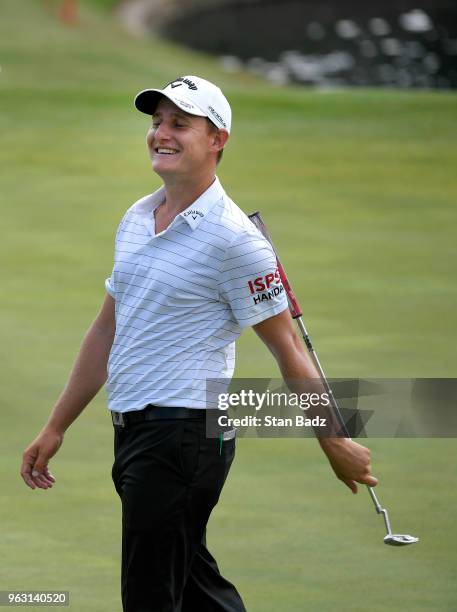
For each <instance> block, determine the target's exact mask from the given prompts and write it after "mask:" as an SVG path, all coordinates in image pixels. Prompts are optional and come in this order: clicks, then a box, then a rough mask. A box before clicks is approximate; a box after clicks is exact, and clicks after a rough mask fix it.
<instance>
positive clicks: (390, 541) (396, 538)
mask: <svg viewBox="0 0 457 612" xmlns="http://www.w3.org/2000/svg"><path fill="white" fill-rule="evenodd" d="M248 216H249V219H250V220H251V221H252V223H253V224H254V225H255V226H256V228H257V229H258V230H259V231H260V233H261V234H262V235H263V236H264V237H265V238H266V239H267V240H268V242H269V243H270V244H271V246H272V248H273V251H274V253H275V255H276V261H277V264H278V270H279V274H280V277H281V281H282V284H283V286H284V289H285V291H286V294H287V300H288V302H289V311H290V314H291V316H292V318H293V319H295V321H296V322H297V325H298V327H299V328H300V331H301V334H302V336H303V340H304V342H305V344H306V347H307V349H308V351H309V353H310V355H311V358H312V361H313V363H314V366H315V367H316V370H317V371H318V373H319V376H320V379H321V381H322V384H323V385H324V388H325V390H326V391H327V393H328V396H329V399H330V401H331V404H332V407H333V409H334V411H335V414H336V416H337V418H338V421H339V422H340V425H341V431H342V433H343V434H344V437H345V438H349V439H351V436H350V435H349V432H348V430H347V427H346V424H345V422H344V419H343V417H342V415H341V412H340V409H339V407H338V404H337V402H336V399H335V397H334V395H333V392H332V390H331V388H330V385H329V384H328V381H327V377H326V376H325V373H324V370H323V369H322V366H321V364H320V361H319V358H318V356H317V353H316V351H315V350H314V347H313V345H312V343H311V339H310V337H309V334H308V332H307V330H306V327H305V324H304V323H303V315H302V311H301V308H300V305H299V304H298V301H297V298H296V297H295V294H294V292H293V291H292V287H291V285H290V283H289V280H288V278H287V275H286V272H285V270H284V268H283V266H282V264H281V261H280V259H279V257H278V253H277V251H276V249H275V247H274V244H273V241H272V239H271V236H270V234H269V232H268V230H267V227H266V225H265V223H264V221H263V219H262V217H261V215H260V212H259V211H256V212H254V213H252V214H251V215H248ZM366 486H367V489H368V492H369V494H370V497H371V499H372V500H373V504H374V507H375V509H376V512H377V513H378V514H382V516H383V519H384V524H385V526H386V530H387V535H386V536H385V537H384V544H387V545H388V546H407V545H408V544H415V543H416V542H418V541H419V538H416V537H415V536H412V535H408V534H399V533H392V528H391V526H390V521H389V515H388V514H387V510H386V509H385V508H383V507H382V506H381V504H380V503H379V500H378V498H377V496H376V493H375V492H374V490H373V488H372V487H370V486H369V485H366Z"/></svg>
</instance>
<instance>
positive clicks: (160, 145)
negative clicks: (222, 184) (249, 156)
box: [146, 97, 217, 178]
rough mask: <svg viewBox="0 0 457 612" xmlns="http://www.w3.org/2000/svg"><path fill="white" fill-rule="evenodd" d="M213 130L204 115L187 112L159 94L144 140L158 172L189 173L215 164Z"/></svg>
mask: <svg viewBox="0 0 457 612" xmlns="http://www.w3.org/2000/svg"><path fill="white" fill-rule="evenodd" d="M214 140H215V134H214V132H211V131H210V130H209V128H208V124H207V120H206V118H205V117H197V116H196V115H190V114H189V113H186V112H184V111H182V110H181V109H180V108H178V107H177V106H176V105H175V104H173V102H171V101H170V100H168V98H165V97H163V98H161V100H160V101H159V103H158V105H157V108H156V111H155V113H154V115H153V116H152V126H151V127H150V129H149V131H148V134H147V138H146V142H147V145H148V149H149V155H150V157H151V160H152V167H153V169H154V172H156V173H157V174H158V175H159V176H161V177H163V178H165V177H172V176H176V177H178V176H186V175H187V176H192V174H195V173H201V172H202V169H206V168H211V167H212V166H213V165H215V159H216V154H217V149H215V148H214Z"/></svg>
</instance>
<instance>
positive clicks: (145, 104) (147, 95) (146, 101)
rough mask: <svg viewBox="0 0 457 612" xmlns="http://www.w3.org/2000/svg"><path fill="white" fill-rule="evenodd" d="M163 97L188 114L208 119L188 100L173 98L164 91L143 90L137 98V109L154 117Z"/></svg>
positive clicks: (179, 97)
mask: <svg viewBox="0 0 457 612" xmlns="http://www.w3.org/2000/svg"><path fill="white" fill-rule="evenodd" d="M162 96H165V97H166V98H168V99H169V100H170V101H171V102H173V104H176V106H177V107H178V108H180V109H181V110H183V111H184V112H186V113H190V114H191V115H198V116H199V117H207V114H206V113H204V112H203V111H202V110H201V109H200V108H198V106H196V105H195V104H194V103H193V102H192V101H191V100H189V99H188V98H185V97H182V96H173V95H171V94H170V93H169V92H165V91H163V90H162V89H143V91H140V92H139V93H138V94H137V95H136V97H135V107H136V108H137V110H139V111H140V112H142V113H144V114H145V115H153V114H154V113H155V110H156V108H157V104H158V103H159V100H160V98H161V97H162Z"/></svg>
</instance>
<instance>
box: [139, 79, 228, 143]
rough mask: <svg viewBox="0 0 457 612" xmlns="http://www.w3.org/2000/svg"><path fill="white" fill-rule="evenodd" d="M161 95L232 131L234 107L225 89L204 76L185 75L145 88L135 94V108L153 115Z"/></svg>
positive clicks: (184, 108) (187, 111)
mask: <svg viewBox="0 0 457 612" xmlns="http://www.w3.org/2000/svg"><path fill="white" fill-rule="evenodd" d="M161 96H166V97H167V98H168V99H169V100H171V101H172V102H173V103H174V104H176V106H178V107H179V108H180V109H182V110H183V111H185V112H186V113H190V114H191V115H198V116H199V117H208V119H209V120H210V121H212V122H213V123H214V125H215V126H216V127H218V128H224V129H226V130H227V131H228V132H230V128H231V124H232V111H231V109H230V104H229V103H228V101H227V98H226V97H225V96H224V94H223V93H222V91H221V90H220V89H219V87H217V86H216V85H214V83H210V81H206V80H205V79H201V78H200V77H197V76H182V77H178V78H176V79H175V80H174V81H171V82H170V83H168V85H166V86H165V87H164V89H144V90H143V91H140V93H138V94H137V95H136V97H135V106H136V108H137V109H138V110H139V111H141V112H142V113H145V114H146V115H152V114H153V113H154V111H155V109H156V107H157V104H158V102H159V100H160V98H161Z"/></svg>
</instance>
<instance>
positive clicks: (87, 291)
mask: <svg viewBox="0 0 457 612" xmlns="http://www.w3.org/2000/svg"><path fill="white" fill-rule="evenodd" d="M0 65H1V68H2V70H1V72H0V100H1V106H0V130H1V135H2V147H1V151H0V175H1V176H0V178H1V185H2V195H3V198H2V229H3V231H2V241H1V247H0V248H1V261H2V272H3V273H2V302H1V318H0V326H1V327H0V332H1V338H2V342H1V345H0V358H1V360H2V364H3V367H2V369H1V376H2V379H1V389H2V432H3V435H2V441H1V447H0V451H1V456H2V462H1V464H0V478H1V481H2V488H1V493H0V495H1V501H0V520H1V524H2V546H1V549H2V560H3V563H2V570H1V572H0V590H1V589H40V588H41V589H53V588H54V589H69V590H70V591H71V597H72V604H71V606H70V608H71V609H72V610H75V612H80V611H83V610H84V612H91V611H93V612H113V611H117V610H120V604H119V594H118V592H119V587H118V583H119V564H120V559H119V555H120V539H119V533H120V526H119V520H120V508H119V502H118V499H117V498H116V494H115V492H114V489H113V487H112V484H111V482H110V479H109V471H110V467H111V461H112V439H111V435H112V434H111V429H110V425H109V423H108V417H107V414H106V407H105V396H104V393H101V394H100V397H98V398H97V399H96V401H94V402H93V404H92V405H91V407H90V408H88V409H87V411H86V412H85V413H84V414H83V415H82V417H81V418H80V419H79V420H78V421H77V422H76V423H75V424H74V426H73V427H72V428H71V429H70V431H69V432H68V433H67V436H66V441H65V444H64V446H63V448H62V450H61V451H60V452H59V455H58V456H57V457H56V458H55V460H54V461H53V470H54V472H55V473H56V476H57V478H58V485H57V486H56V487H55V488H54V489H53V490H52V491H48V492H43V491H36V492H32V491H30V490H28V489H26V488H25V486H24V485H23V484H22V483H21V481H20V479H19V477H18V470H19V462H20V454H21V452H22V449H23V448H24V446H25V445H26V444H27V443H28V442H29V441H30V439H31V438H32V437H33V436H34V435H35V433H36V432H37V431H38V429H39V427H40V426H41V425H42V423H43V422H44V421H45V419H46V417H47V414H48V413H49V410H50V408H51V406H52V404H53V402H54V401H55V399H56V396H57V395H58V393H59V392H60V390H61V388H62V386H63V384H64V382H65V380H66V376H67V374H68V371H69V369H70V367H71V364H72V362H73V359H74V356H75V353H76V351H77V349H78V346H79V343H80V340H81V337H82V335H83V333H84V331H85V329H86V328H87V326H88V325H89V323H90V321H91V319H92V318H93V317H94V315H95V313H96V310H97V308H98V307H99V304H100V303H101V301H102V299H103V296H104V288H103V281H104V279H105V277H106V276H108V275H109V273H110V270H111V266H112V249H113V239H114V234H115V231H116V227H117V224H118V221H119V219H120V217H121V215H122V214H123V212H124V211H125V209H126V208H127V207H128V206H129V205H130V204H131V203H132V202H133V201H135V200H136V199H137V198H138V197H140V196H141V195H143V194H145V193H148V192H151V191H152V190H153V189H155V188H156V187H157V186H158V185H159V181H158V178H157V177H155V176H154V175H153V174H152V173H151V171H150V168H149V163H148V161H147V156H146V151H145V145H144V138H145V131H146V126H147V118H145V117H143V116H140V114H139V113H136V112H135V111H134V110H133V108H132V98H133V96H134V94H135V93H136V92H137V91H138V90H140V89H142V88H144V87H145V86H148V85H155V84H157V83H158V84H161V83H165V82H167V81H168V80H170V79H171V78H173V77H174V76H176V75H177V74H185V73H190V74H200V75H202V76H205V77H207V78H209V79H214V80H216V81H217V82H218V83H220V84H221V85H222V86H223V88H224V89H225V91H226V92H227V95H228V97H229V99H230V100H231V102H232V105H233V111H234V129H233V136H232V138H231V142H230V144H229V146H228V148H227V151H226V153H225V156H224V160H223V163H222V165H221V167H220V170H219V176H220V178H221V180H222V182H223V184H224V185H225V186H226V188H227V191H228V192H229V194H230V195H231V196H232V197H233V198H234V199H235V201H237V202H238V203H239V204H240V206H241V207H242V208H243V209H244V210H245V211H247V212H250V211H252V210H254V209H257V208H260V209H261V210H262V213H263V215H264V217H265V219H266V220H267V222H268V224H269V226H270V229H271V230H272V232H273V234H274V237H275V241H276V244H277V247H278V250H279V252H280V254H281V257H282V259H283V262H284V265H285V266H286V269H287V270H288V272H289V275H290V277H291V279H292V281H293V284H294V286H295V291H296V293H297V295H298V296H299V297H300V300H301V302H302V305H303V308H304V312H305V320H306V323H307V326H308V327H309V330H310V332H311V335H312V337H313V339H314V342H315V344H316V346H317V348H318V351H319V354H320V357H321V360H322V362H323V364H324V367H325V369H326V370H327V372H328V373H329V375H331V376H335V377H337V376H370V377H374V376H382V377H388V376H392V377H396V376H398V377H407V376H430V377H431V376H454V375H455V373H456V372H455V370H456V366H455V364H456V349H455V347H456V340H457V338H456V330H455V311H456V288H455V260H456V246H455V236H454V234H455V230H454V228H455V221H456V213H455V201H456V195H457V193H456V192H457V189H456V184H455V168H456V165H457V153H456V148H455V142H456V137H457V127H456V126H457V122H456V118H457V117H456V115H457V113H456V95H455V94H450V93H433V92H398V91H374V90H357V91H339V92H325V93H320V92H315V91H309V90H304V89H293V88H289V89H274V88H270V87H268V86H266V85H265V84H263V83H261V82H260V81H258V80H256V79H254V78H253V77H251V76H249V75H244V74H239V75H227V74H224V73H221V72H220V69H219V66H218V64H217V62H215V61H213V60H211V59H208V58H207V57H205V56H204V55H201V54H197V53H191V52H189V51H188V50H181V49H179V48H177V47H175V46H173V45H170V44H166V43H164V42H161V41H158V40H151V41H135V40H132V39H131V38H129V36H128V35H126V34H125V33H124V32H123V31H122V30H121V29H120V27H119V26H117V25H115V24H113V23H111V22H110V21H109V20H108V18H107V17H106V16H105V17H104V16H103V14H102V13H100V12H97V11H96V12H92V10H91V9H90V8H87V6H85V5H83V7H82V9H81V21H80V24H79V25H78V26H77V27H73V28H68V27H67V28H65V27H63V26H61V25H60V24H59V23H57V22H56V21H55V20H54V18H53V17H52V15H50V14H47V13H45V12H44V11H43V10H42V5H41V3H40V2H32V0H22V2H15V1H14V0H7V2H4V3H3V5H2V19H1V21H0ZM238 355H239V359H238V366H237V373H238V375H240V376H245V377H248V376H270V375H275V374H276V372H277V369H276V366H275V364H274V362H273V360H272V358H270V357H269V356H268V354H267V353H266V350H265V348H264V347H263V346H262V345H261V344H260V342H259V341H258V340H257V339H256V338H255V336H254V334H253V333H252V332H246V333H245V334H244V335H243V337H242V338H241V340H240V342H239V350H238ZM369 446H370V447H371V448H372V450H373V464H374V472H375V474H376V475H378V476H379V478H380V479H381V485H382V486H381V487H380V489H379V491H380V495H381V493H382V496H381V499H382V501H383V503H384V504H385V505H386V506H387V507H388V508H389V509H390V513H391V518H392V521H393V524H394V528H395V529H397V530H399V531H402V530H405V531H410V532H411V533H414V534H416V533H417V534H418V535H420V536H421V544H420V545H419V546H417V547H411V548H407V549H404V550H403V549H389V548H388V547H384V546H383V545H382V536H383V526H382V521H381V519H380V518H379V517H377V516H376V515H375V513H374V511H373V509H372V506H371V502H370V500H369V498H368V496H367V495H366V494H365V492H363V491H362V493H361V495H359V496H358V497H353V496H351V495H350V493H349V492H346V490H345V489H344V488H343V486H342V485H341V484H340V483H339V482H338V481H336V480H335V479H334V478H333V476H332V474H331V472H330V470H329V468H328V466H327V464H326V461H325V458H324V457H323V456H322V455H321V453H320V451H319V450H318V448H317V446H316V444H315V442H314V441H313V440H284V441H280V440H252V439H251V440H239V441H238V457H237V461H236V463H235V465H234V467H233V471H232V475H231V478H230V479H229V482H228V484H227V486H226V489H225V491H224V494H223V500H222V502H221V504H220V505H219V506H218V507H217V509H216V511H215V513H214V516H213V519H212V521H211V524H210V527H209V542H210V545H211V547H212V549H213V550H214V551H215V554H216V556H217V558H218V559H219V560H220V565H221V567H222V569H223V570H224V571H225V572H226V573H227V575H228V576H229V577H230V578H231V579H233V581H235V582H236V583H237V585H239V588H240V590H241V592H242V594H243V596H244V597H245V599H246V604H247V607H248V609H249V610H250V611H253V612H256V611H258V612H270V611H271V612H273V611H274V612H277V611H278V610H284V611H285V612H295V611H297V612H298V611H301V610H303V609H307V610H313V611H314V610H316V611H317V610H319V611H326V610H333V609H339V610H342V611H344V612H346V611H347V612H349V611H351V612H352V611H361V612H362V611H363V612H365V611H367V610H370V612H377V611H380V612H381V611H384V610H391V611H398V612H400V611H403V610H408V611H413V610H414V611H423V612H426V611H427V612H429V611H431V610H432V611H440V612H444V611H447V612H450V611H451V610H455V609H456V608H457V600H456V596H455V592H454V590H453V582H454V578H453V574H452V572H453V571H454V568H455V565H456V562H457V554H456V552H455V550H456V529H455V519H454V516H455V511H454V508H455V502H456V495H455V490H454V489H455V487H454V486H453V483H454V478H455V467H456V465H455V464H456V459H455V458H456V445H455V441H454V440H403V441H402V440H372V441H370V442H369Z"/></svg>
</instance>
